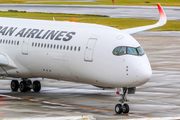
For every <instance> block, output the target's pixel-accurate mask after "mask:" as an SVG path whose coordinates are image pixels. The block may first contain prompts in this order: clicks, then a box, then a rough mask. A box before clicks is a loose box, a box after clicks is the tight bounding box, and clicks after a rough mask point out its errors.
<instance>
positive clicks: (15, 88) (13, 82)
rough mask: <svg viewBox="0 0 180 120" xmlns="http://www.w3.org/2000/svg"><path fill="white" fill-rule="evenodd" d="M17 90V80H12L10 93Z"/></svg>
mask: <svg viewBox="0 0 180 120" xmlns="http://www.w3.org/2000/svg"><path fill="white" fill-rule="evenodd" d="M18 88H19V82H18V80H12V81H11V90H12V91H17V90H18Z"/></svg>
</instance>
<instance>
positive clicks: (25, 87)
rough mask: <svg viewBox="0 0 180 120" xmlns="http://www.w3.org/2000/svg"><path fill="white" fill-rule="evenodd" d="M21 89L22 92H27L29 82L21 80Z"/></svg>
mask: <svg viewBox="0 0 180 120" xmlns="http://www.w3.org/2000/svg"><path fill="white" fill-rule="evenodd" d="M19 89H20V91H21V92H26V91H27V83H26V81H21V82H20V86H19Z"/></svg>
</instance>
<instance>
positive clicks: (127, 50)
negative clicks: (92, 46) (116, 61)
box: [113, 46, 145, 56]
mask: <svg viewBox="0 0 180 120" xmlns="http://www.w3.org/2000/svg"><path fill="white" fill-rule="evenodd" d="M113 54H114V55H117V56H119V55H125V54H130V55H136V56H142V55H144V54H145V53H144V51H143V49H142V48H141V47H137V48H134V47H125V46H118V47H116V48H115V49H114V50H113Z"/></svg>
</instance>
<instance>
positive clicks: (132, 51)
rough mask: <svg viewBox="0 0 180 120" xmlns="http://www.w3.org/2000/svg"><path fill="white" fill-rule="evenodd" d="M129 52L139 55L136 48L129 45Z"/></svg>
mask: <svg viewBox="0 0 180 120" xmlns="http://www.w3.org/2000/svg"><path fill="white" fill-rule="evenodd" d="M127 53H128V54H131V55H138V53H137V50H136V48H132V47H128V48H127Z"/></svg>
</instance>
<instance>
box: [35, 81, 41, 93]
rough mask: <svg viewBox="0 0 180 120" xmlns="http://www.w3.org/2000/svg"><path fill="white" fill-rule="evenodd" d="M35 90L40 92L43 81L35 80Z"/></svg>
mask: <svg viewBox="0 0 180 120" xmlns="http://www.w3.org/2000/svg"><path fill="white" fill-rule="evenodd" d="M33 90H34V92H39V91H40V90H41V83H40V82H39V81H34V82H33Z"/></svg>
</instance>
